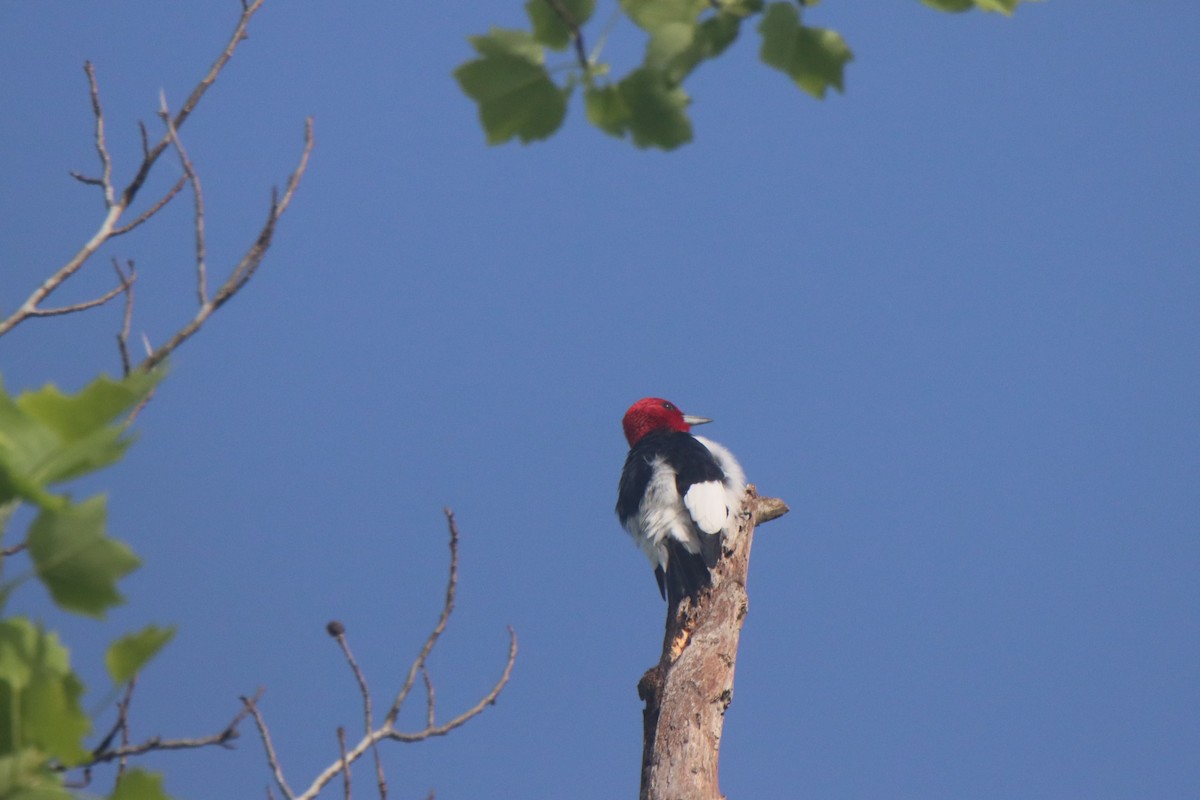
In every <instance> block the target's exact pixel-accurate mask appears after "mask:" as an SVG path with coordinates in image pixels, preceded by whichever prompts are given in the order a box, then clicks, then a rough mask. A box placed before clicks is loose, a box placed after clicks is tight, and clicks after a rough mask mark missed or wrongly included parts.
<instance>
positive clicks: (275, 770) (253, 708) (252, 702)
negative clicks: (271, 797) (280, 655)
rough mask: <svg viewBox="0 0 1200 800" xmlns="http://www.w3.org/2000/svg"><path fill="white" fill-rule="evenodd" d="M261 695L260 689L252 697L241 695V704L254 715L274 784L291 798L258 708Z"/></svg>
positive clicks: (292, 795) (264, 721)
mask: <svg viewBox="0 0 1200 800" xmlns="http://www.w3.org/2000/svg"><path fill="white" fill-rule="evenodd" d="M261 696H262V690H261V689H260V690H259V691H258V694H256V695H254V697H243V698H242V704H243V705H244V706H245V707H246V710H247V711H248V712H249V713H250V716H252V717H254V725H255V727H257V728H258V736H259V738H260V739H262V743H263V748H264V749H265V750H266V751H267V765H268V766H269V767H270V768H271V772H272V774H273V775H274V777H275V784H276V785H277V786H278V787H279V791H281V792H283V796H284V797H286V798H288V800H292V798H294V797H295V795H294V794H292V790H291V787H289V786H288V784H287V780H286V779H285V778H284V777H283V769H282V768H281V767H280V766H279V758H278V757H277V756H276V755H275V745H273V744H271V732H270V730H268V728H267V721H266V720H265V719H263V715H262V712H260V711H259V710H258V700H259V698H260V697H261Z"/></svg>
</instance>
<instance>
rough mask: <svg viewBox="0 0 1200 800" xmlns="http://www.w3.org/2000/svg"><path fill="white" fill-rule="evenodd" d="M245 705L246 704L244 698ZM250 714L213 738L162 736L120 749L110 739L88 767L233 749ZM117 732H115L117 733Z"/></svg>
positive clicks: (238, 717) (242, 714) (241, 715)
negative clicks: (160, 754) (150, 755)
mask: <svg viewBox="0 0 1200 800" xmlns="http://www.w3.org/2000/svg"><path fill="white" fill-rule="evenodd" d="M261 695H262V691H261V690H260V691H259V693H258V694H257V695H255V696H254V699H255V700H257V699H258V698H259V697H260V696H261ZM242 700H243V703H245V702H246V699H245V698H242ZM249 713H250V712H249V711H248V710H246V709H245V708H243V709H242V710H241V711H239V712H238V713H237V715H236V716H234V718H233V719H232V720H230V722H229V724H228V725H226V726H225V727H224V729H222V730H221V731H220V732H219V733H214V734H213V735H212V736H201V737H198V738H195V739H163V738H162V737H160V736H153V737H151V738H149V739H147V740H146V741H144V742H140V743H138V744H123V745H121V746H120V747H115V748H110V747H109V745H111V744H112V741H111V739H109V741H108V744H107V745H105V746H104V748H99V747H98V748H97V749H96V750H93V751H92V757H91V760H90V761H89V762H88V763H87V764H86V765H81V766H93V765H96V764H105V763H108V762H110V761H116V760H119V759H126V758H129V757H131V756H140V755H142V754H143V753H152V752H158V751H160V750H195V749H197V748H200V747H212V746H214V745H216V746H218V747H226V748H228V747H231V746H232V742H233V740H235V739H237V738H238V735H239V734H238V730H237V729H238V725H240V724H241V722H242V720H243V719H245V718H246V716H247V714H249ZM120 728H125V723H122V724H121V725H120ZM115 732H116V731H114V733H115Z"/></svg>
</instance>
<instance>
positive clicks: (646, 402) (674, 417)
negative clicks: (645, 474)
mask: <svg viewBox="0 0 1200 800" xmlns="http://www.w3.org/2000/svg"><path fill="white" fill-rule="evenodd" d="M705 422H712V420H710V419H705V418H704V417H693V416H691V415H690V414H684V413H683V412H682V411H680V410H679V409H678V408H677V407H676V406H675V404H674V403H671V402H668V401H666V400H663V399H662V398H661V397H643V398H642V399H641V400H638V401H637V402H636V403H634V404H633V405H631V406H630V407H629V410H628V411H626V412H625V418H624V419H622V420H621V427H623V428H624V429H625V440H626V441H628V442H629V446H630V447H633V446H634V445H635V444H637V443H638V442H639V441H640V440H641V438H642V437H643V436H645V435H646V434H647V433H650V432H651V431H660V430H671V431H683V432H684V433H687V432H688V431H690V430H691V429H692V426H693V425H703V424H704V423H705Z"/></svg>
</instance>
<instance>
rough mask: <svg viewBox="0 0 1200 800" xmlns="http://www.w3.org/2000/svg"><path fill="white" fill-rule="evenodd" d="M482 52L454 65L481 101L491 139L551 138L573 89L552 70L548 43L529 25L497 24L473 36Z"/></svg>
mask: <svg viewBox="0 0 1200 800" xmlns="http://www.w3.org/2000/svg"><path fill="white" fill-rule="evenodd" d="M471 44H472V45H474V46H475V49H476V50H478V51H479V53H480V54H481V56H482V58H477V59H475V60H474V61H468V62H467V63H466V64H463V65H462V66H461V67H459V68H458V69H457V70H455V71H454V77H455V78H457V79H458V83H459V86H461V87H462V90H463V92H465V93H466V94H467V96H468V97H470V98H471V99H473V100H474V101H475V102H476V103H478V104H479V119H480V121H481V122H482V123H483V129H484V131H485V132H486V133H487V140H488V144H500V143H502V142H507V141H508V140H509V139H512V138H513V137H514V136H515V137H517V138H518V139H520V140H521V141H522V142H530V141H533V140H535V139H545V138H546V137H548V136H549V135H550V134H552V133H554V132H555V131H556V130H558V128H559V126H561V125H562V121H563V118H564V117H566V114H567V96H568V94H569V92H568V91H567V90H564V89H561V88H559V87H558V86H557V85H556V84H555V83H554V81H552V80H550V75H549V74H548V73H547V72H546V68H545V66H543V64H542V61H543V59H544V56H545V51H544V50H543V48H542V45H541V44H540V43H538V42H537V41H535V40H534V39H533V37H532V36H531V35H530V34H529V33H526V32H525V31H506V30H503V29H498V28H493V29H492V32H491V33H490V34H489V35H487V36H474V37H471Z"/></svg>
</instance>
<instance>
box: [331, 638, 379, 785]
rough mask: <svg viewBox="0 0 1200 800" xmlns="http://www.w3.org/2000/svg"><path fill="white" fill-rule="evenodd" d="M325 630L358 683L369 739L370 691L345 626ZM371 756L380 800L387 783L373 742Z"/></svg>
mask: <svg viewBox="0 0 1200 800" xmlns="http://www.w3.org/2000/svg"><path fill="white" fill-rule="evenodd" d="M325 630H326V631H327V632H328V633H329V635H330V636H332V637H333V638H334V639H335V640H336V641H337V643H338V647H340V648H341V650H342V655H343V656H345V658H346V663H347V664H349V665H350V671H351V672H353V673H354V680H355V681H356V682H357V683H358V691H359V694H361V695H362V700H363V732H364V735H365V736H368V737H369V736H370V735H371V731H372V730H374V729H375V719H374V711H373V710H372V708H371V690H370V689H369V688H368V687H367V676H366V675H364V674H363V671H362V669H361V668H360V667H359V666H358V661H356V660H355V658H354V653H352V652H351V651H350V642H348V641H347V640H346V626H345V625H343V624H342V623H340V622H338V621H337V620H333V621H332V622H330V623H329V624H328V625H326V626H325ZM371 754H372V756H373V757H374V759H375V776H376V778H377V780H378V782H379V786H380V790H379V791H380V795H381V800H382V798H386V797H387V781H386V780H385V779H384V776H383V760H382V759H381V758H380V756H379V748H378V747H377V746H376V745H375V743H374V742H373V743H372V744H371Z"/></svg>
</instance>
